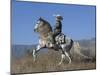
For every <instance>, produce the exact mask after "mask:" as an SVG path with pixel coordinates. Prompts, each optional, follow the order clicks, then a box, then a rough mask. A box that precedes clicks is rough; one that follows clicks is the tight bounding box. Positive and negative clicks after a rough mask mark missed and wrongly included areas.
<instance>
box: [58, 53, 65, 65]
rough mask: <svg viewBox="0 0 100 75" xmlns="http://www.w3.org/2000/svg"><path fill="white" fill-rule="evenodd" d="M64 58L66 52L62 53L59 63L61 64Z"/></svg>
mask: <svg viewBox="0 0 100 75" xmlns="http://www.w3.org/2000/svg"><path fill="white" fill-rule="evenodd" d="M64 59H65V54H63V53H62V55H61V60H60V62H59V64H58V65H61V64H62V62H63V60H64Z"/></svg>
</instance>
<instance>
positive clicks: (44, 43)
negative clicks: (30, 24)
mask: <svg viewBox="0 0 100 75" xmlns="http://www.w3.org/2000/svg"><path fill="white" fill-rule="evenodd" d="M34 32H37V33H38V34H39V35H40V36H39V44H38V45H37V47H36V49H33V53H32V54H33V58H34V61H35V60H36V54H37V52H39V51H40V50H41V49H42V48H54V46H55V45H53V44H52V43H51V42H50V41H48V37H49V35H50V34H52V33H53V30H52V27H51V25H50V23H49V22H48V21H46V20H44V19H43V18H41V17H40V18H39V19H38V20H37V23H36V25H35V27H34ZM64 39H65V42H64V43H61V41H62V36H61V37H59V35H58V36H56V37H55V40H56V45H57V47H58V48H57V49H60V50H61V60H60V62H59V63H58V65H61V64H62V62H63V61H64V59H65V57H67V58H68V63H69V64H70V63H71V62H72V60H71V48H72V47H73V48H74V50H75V52H76V53H78V54H79V55H81V56H83V57H85V58H89V57H88V56H85V55H83V54H82V53H81V52H80V49H81V48H80V45H79V43H78V42H75V41H73V40H72V39H71V38H69V37H66V36H65V37H64ZM57 51H59V50H57Z"/></svg>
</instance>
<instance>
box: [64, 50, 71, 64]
mask: <svg viewBox="0 0 100 75" xmlns="http://www.w3.org/2000/svg"><path fill="white" fill-rule="evenodd" d="M64 53H65V56H66V57H68V59H69V64H70V63H71V58H70V56H69V54H68V53H67V52H66V51H65V52H64Z"/></svg>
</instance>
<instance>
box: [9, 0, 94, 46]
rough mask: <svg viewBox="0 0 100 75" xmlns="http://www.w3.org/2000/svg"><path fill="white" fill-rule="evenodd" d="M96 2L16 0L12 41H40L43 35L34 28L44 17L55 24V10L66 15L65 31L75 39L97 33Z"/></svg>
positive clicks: (14, 2) (88, 37)
mask: <svg viewBox="0 0 100 75" xmlns="http://www.w3.org/2000/svg"><path fill="white" fill-rule="evenodd" d="M95 10H96V8H95V6H89V5H73V4H55V3H52V4H51V3H38V2H19V1H15V0H12V11H11V12H12V13H11V18H12V21H11V23H12V25H11V28H12V29H11V32H12V36H11V37H12V44H37V43H38V39H39V38H38V37H39V35H38V34H37V33H35V32H34V31H33V29H34V26H35V24H36V22H37V20H38V19H39V17H42V18H43V19H45V20H47V21H48V22H49V23H50V24H51V26H52V27H54V25H55V17H54V16H53V15H54V14H60V15H61V16H63V21H62V32H63V33H64V34H65V35H66V36H68V37H70V38H72V39H73V40H80V39H91V38H93V37H95V26H96V22H95V18H96V15H95V14H96V11H95Z"/></svg>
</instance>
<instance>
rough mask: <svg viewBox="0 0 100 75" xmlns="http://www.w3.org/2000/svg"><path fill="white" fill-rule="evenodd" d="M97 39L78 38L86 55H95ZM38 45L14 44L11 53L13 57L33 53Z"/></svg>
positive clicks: (41, 51) (44, 51)
mask: <svg viewBox="0 0 100 75" xmlns="http://www.w3.org/2000/svg"><path fill="white" fill-rule="evenodd" d="M95 40H96V39H95V38H92V39H83V40H77V41H78V42H79V44H80V46H81V48H82V52H83V53H85V55H89V56H93V57H94V56H95V44H96V41H95ZM36 46H37V45H12V47H11V55H12V56H13V57H17V58H20V57H23V56H24V55H26V54H27V53H32V50H33V49H35V48H36ZM46 52H48V49H42V50H40V52H39V53H46Z"/></svg>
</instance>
